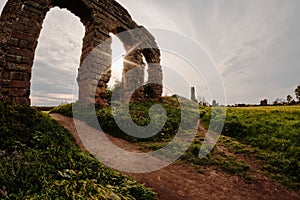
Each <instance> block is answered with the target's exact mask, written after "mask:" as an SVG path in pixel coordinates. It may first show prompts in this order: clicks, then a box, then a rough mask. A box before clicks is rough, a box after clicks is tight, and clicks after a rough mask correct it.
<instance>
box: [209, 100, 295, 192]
mask: <svg viewBox="0 0 300 200" xmlns="http://www.w3.org/2000/svg"><path fill="white" fill-rule="evenodd" d="M226 114H227V116H226V121H225V125H224V129H223V133H222V134H223V135H224V136H229V137H230V138H234V139H236V140H235V141H233V140H231V139H224V138H223V140H222V138H221V141H220V142H222V143H223V144H225V145H227V146H228V147H229V148H230V149H231V150H232V151H234V152H236V153H243V154H249V155H254V156H255V157H256V158H258V159H261V160H264V161H265V165H263V168H262V170H263V171H265V172H267V173H269V174H270V176H272V177H273V178H275V179H277V180H279V181H280V182H282V183H284V184H285V185H288V186H291V187H293V188H299V186H300V176H299V174H300V161H299V158H300V106H272V107H271V106H269V107H245V108H228V109H227V113H226ZM209 119H210V114H209V112H207V114H206V115H205V116H204V117H203V122H204V125H205V126H208V122H209ZM240 143H242V144H240ZM243 144H244V146H243ZM245 145H250V146H248V147H246V146H245Z"/></svg>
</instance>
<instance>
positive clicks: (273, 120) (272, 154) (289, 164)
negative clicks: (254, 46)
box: [56, 98, 300, 190]
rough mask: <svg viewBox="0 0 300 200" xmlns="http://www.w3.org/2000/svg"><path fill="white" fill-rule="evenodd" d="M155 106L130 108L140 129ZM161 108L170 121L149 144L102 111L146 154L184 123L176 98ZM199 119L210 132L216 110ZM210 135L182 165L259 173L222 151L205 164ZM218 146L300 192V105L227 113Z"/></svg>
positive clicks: (104, 121)
mask: <svg viewBox="0 0 300 200" xmlns="http://www.w3.org/2000/svg"><path fill="white" fill-rule="evenodd" d="M153 103H155V102H147V103H136V104H132V105H131V106H130V107H131V117H132V118H133V120H134V121H135V122H136V123H137V124H139V125H145V124H148V123H149V120H150V119H149V116H148V111H149V107H150V106H151V105H152V104H153ZM159 103H161V104H162V105H163V106H164V107H165V108H166V110H167V115H168V120H167V123H166V124H165V126H164V128H163V130H162V131H161V132H160V133H159V134H158V135H156V136H155V137H152V138H150V139H148V140H144V139H142V140H139V139H136V138H133V137H130V136H128V135H127V134H125V133H123V132H122V131H120V130H119V129H118V127H117V126H116V123H115V122H114V119H113V116H112V114H111V110H110V108H101V109H98V110H97V117H98V120H99V122H100V124H101V125H102V128H104V130H105V131H106V132H107V133H110V134H112V135H113V136H116V137H121V138H123V139H126V140H129V141H131V142H138V143H139V144H140V145H142V146H144V147H145V150H146V149H151V150H156V149H159V148H161V147H163V146H165V145H166V144H168V142H169V141H170V140H172V138H173V137H174V135H175V134H176V131H177V129H178V123H179V122H180V120H181V119H180V109H179V107H178V103H176V101H175V100H174V99H172V98H164V99H163V100H162V101H161V102H159ZM70 108H71V106H70V105H66V106H63V107H61V108H58V109H56V112H61V113H66V114H67V115H69V116H70V113H71V110H70ZM222 109H223V108H222ZM220 112H221V111H220ZM199 114H200V116H201V121H202V124H203V126H204V127H206V128H207V127H208V124H209V121H210V118H211V108H209V107H201V108H200V109H199ZM86 116H87V117H86V118H89V117H88V115H86ZM204 134H205V133H203V131H201V130H199V132H198V134H197V137H196V139H195V141H194V142H193V144H192V146H191V147H190V148H189V150H188V151H187V152H186V153H185V154H184V155H183V156H182V157H181V158H180V162H183V163H187V164H190V165H193V166H195V167H196V168H197V167H198V170H199V171H200V172H201V171H202V172H203V171H204V170H205V167H208V166H209V167H215V168H217V169H220V170H222V171H225V172H227V173H229V174H235V175H239V176H242V177H244V178H246V179H249V180H250V179H251V172H252V171H253V169H251V167H250V166H249V164H248V163H246V162H244V161H243V160H240V159H238V158H237V157H238V156H232V155H230V154H226V153H224V151H222V150H220V149H218V148H214V149H213V151H212V152H210V154H208V156H206V157H205V158H203V159H199V158H198V155H199V150H200V147H201V145H202V141H203V138H204V136H205V135H204ZM218 146H220V147H224V148H226V149H228V151H230V152H229V153H232V154H235V155H241V156H244V157H249V158H251V159H254V161H255V162H257V163H258V165H259V169H257V170H259V171H260V172H262V173H264V174H266V175H267V176H270V177H272V178H273V179H276V180H277V181H279V182H280V183H282V184H283V185H285V186H287V187H289V188H293V189H296V190H298V189H300V175H299V174H300V162H299V158H300V106H276V107H275V106H272V107H271V106H270V107H244V108H239V107H234V108H227V113H226V120H225V124H224V129H223V131H222V136H221V137H220V139H219V141H218Z"/></svg>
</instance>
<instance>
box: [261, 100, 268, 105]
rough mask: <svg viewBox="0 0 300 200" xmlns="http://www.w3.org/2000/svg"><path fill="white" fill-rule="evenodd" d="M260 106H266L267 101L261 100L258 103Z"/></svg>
mask: <svg viewBox="0 0 300 200" xmlns="http://www.w3.org/2000/svg"><path fill="white" fill-rule="evenodd" d="M260 105H261V106H267V105H268V99H263V100H261V101H260Z"/></svg>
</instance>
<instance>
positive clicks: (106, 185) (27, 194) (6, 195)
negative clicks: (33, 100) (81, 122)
mask: <svg viewBox="0 0 300 200" xmlns="http://www.w3.org/2000/svg"><path fill="white" fill-rule="evenodd" d="M0 113H1V114H0V144H1V146H0V199H155V197H154V193H153V192H152V191H151V190H150V189H148V188H146V187H145V186H143V185H141V184H139V183H137V182H136V181H135V180H133V179H132V178H130V177H128V176H124V175H122V174H121V173H119V172H116V171H114V170H112V169H110V168H107V167H105V166H104V165H103V164H101V163H100V162H99V161H98V160H97V159H96V158H94V157H93V156H91V155H88V154H86V153H84V152H82V151H81V150H80V149H79V147H77V146H76V145H75V144H74V140H73V138H72V137H71V134H70V133H69V132H68V131H66V130H65V129H64V128H62V127H60V126H58V124H57V123H56V122H55V121H54V120H52V119H51V118H50V117H49V116H48V115H46V114H42V113H41V112H40V111H37V110H35V109H32V108H30V107H28V106H9V105H4V104H2V103H1V102H0Z"/></svg>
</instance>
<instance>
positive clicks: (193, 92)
mask: <svg viewBox="0 0 300 200" xmlns="http://www.w3.org/2000/svg"><path fill="white" fill-rule="evenodd" d="M191 100H192V101H193V102H195V103H198V101H197V99H196V91H195V87H191Z"/></svg>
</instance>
